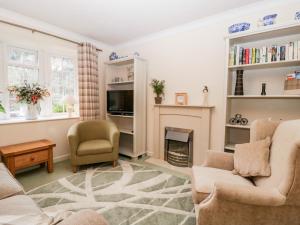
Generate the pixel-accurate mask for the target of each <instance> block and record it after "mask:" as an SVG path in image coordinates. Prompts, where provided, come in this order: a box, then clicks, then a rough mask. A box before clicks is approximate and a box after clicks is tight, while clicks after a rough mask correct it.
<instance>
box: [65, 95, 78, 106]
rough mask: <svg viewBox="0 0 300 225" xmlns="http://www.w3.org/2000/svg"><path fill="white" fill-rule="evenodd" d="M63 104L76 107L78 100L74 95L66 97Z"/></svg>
mask: <svg viewBox="0 0 300 225" xmlns="http://www.w3.org/2000/svg"><path fill="white" fill-rule="evenodd" d="M62 102H63V103H65V104H67V105H74V104H76V103H77V100H76V98H75V97H74V96H73V95H66V96H64V97H63V99H62Z"/></svg>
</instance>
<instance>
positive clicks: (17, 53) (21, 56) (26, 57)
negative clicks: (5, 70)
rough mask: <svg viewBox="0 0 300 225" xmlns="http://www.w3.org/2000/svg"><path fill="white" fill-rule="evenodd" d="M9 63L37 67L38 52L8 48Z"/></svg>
mask: <svg viewBox="0 0 300 225" xmlns="http://www.w3.org/2000/svg"><path fill="white" fill-rule="evenodd" d="M8 58H9V62H11V63H17V64H23V65H28V66H37V65H38V52H37V51H32V50H27V49H22V48H15V47H11V48H9V56H8Z"/></svg>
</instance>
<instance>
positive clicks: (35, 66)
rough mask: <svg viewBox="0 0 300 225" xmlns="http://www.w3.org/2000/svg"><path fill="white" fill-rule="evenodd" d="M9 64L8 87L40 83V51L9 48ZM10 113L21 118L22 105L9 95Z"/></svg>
mask: <svg viewBox="0 0 300 225" xmlns="http://www.w3.org/2000/svg"><path fill="white" fill-rule="evenodd" d="M7 62H8V63H7V83H8V86H11V85H21V84H24V82H25V81H26V82H27V83H38V81H39V63H38V51H34V50H28V49H22V48H16V47H9V48H8V60H7ZM9 111H10V115H11V116H12V117H18V116H21V110H20V105H19V104H17V103H16V99H15V96H12V95H9Z"/></svg>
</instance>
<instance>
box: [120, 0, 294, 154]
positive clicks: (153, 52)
mask: <svg viewBox="0 0 300 225" xmlns="http://www.w3.org/2000/svg"><path fill="white" fill-rule="evenodd" d="M297 9H298V10H300V2H299V1H267V2H262V3H261V4H256V5H252V6H248V7H244V8H241V9H237V10H233V11H231V12H227V13H223V14H220V15H215V16H213V17H210V18H207V19H205V20H200V21H195V22H193V23H190V24H187V25H186V26H181V27H178V28H175V29H171V30H167V31H163V32H160V33H158V34H155V35H151V36H148V37H144V38H142V39H139V40H135V41H132V42H130V43H127V44H125V45H121V46H118V47H117V48H116V50H117V53H118V54H121V55H126V54H130V53H133V52H135V51H137V52H139V53H140V55H141V57H143V58H145V59H147V60H148V72H149V73H148V78H149V81H150V79H151V78H158V79H163V80H166V96H165V101H164V103H167V104H168V103H170V104H172V103H174V93H175V92H177V91H186V92H188V95H189V104H195V105H197V104H201V101H202V95H201V90H202V88H203V86H204V85H208V87H209V103H210V104H211V105H215V106H216V108H215V110H214V111H213V116H212V131H211V149H215V150H222V147H223V139H224V133H223V131H224V126H223V125H224V99H225V98H224V79H225V77H224V71H225V40H224V37H225V36H226V35H227V34H228V33H227V27H228V26H229V25H231V24H233V23H238V22H244V21H249V22H251V23H252V26H253V28H254V29H255V27H256V24H257V21H258V19H259V18H262V17H263V16H265V15H267V14H271V13H278V14H279V15H278V20H277V23H286V22H290V21H293V19H294V15H295V12H296V11H297ZM153 103H154V101H153V94H152V90H151V89H150V88H149V89H148V121H147V122H148V130H147V132H148V140H147V141H148V143H147V145H148V146H147V147H148V150H149V151H151V149H152V146H153V124H154V123H153Z"/></svg>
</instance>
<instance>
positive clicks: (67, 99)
mask: <svg viewBox="0 0 300 225" xmlns="http://www.w3.org/2000/svg"><path fill="white" fill-rule="evenodd" d="M62 102H63V103H65V104H66V106H67V108H66V109H67V113H68V116H69V117H72V113H73V111H74V105H75V104H76V103H77V100H76V99H75V97H74V96H72V95H66V96H64V97H63V99H62Z"/></svg>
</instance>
